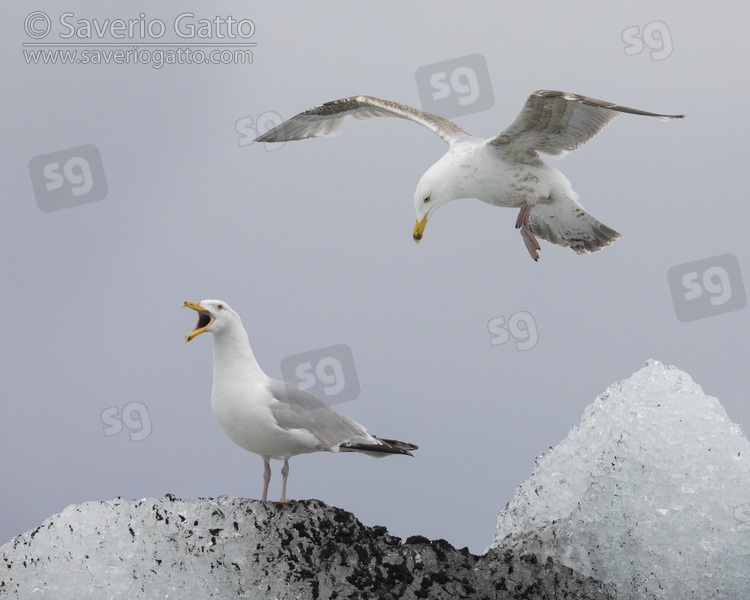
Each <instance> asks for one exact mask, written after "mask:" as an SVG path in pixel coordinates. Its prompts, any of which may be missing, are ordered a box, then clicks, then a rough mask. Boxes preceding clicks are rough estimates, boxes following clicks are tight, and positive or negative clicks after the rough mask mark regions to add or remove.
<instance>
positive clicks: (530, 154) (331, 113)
mask: <svg viewBox="0 0 750 600" xmlns="http://www.w3.org/2000/svg"><path fill="white" fill-rule="evenodd" d="M620 113H630V114H633V115H644V116H647V117H659V118H660V119H662V120H667V119H682V118H683V117H684V115H662V114H657V113H652V112H646V111H644V110H638V109H635V108H628V107H627V106H621V105H619V104H613V103H612V102H604V101H602V100H596V99H594V98H588V97H587V96H579V95H578V94H569V93H566V92H556V91H550V90H539V91H536V92H534V93H533V94H531V95H530V96H529V98H528V100H526V104H525V105H524V107H523V110H521V112H520V113H519V115H518V116H517V117H516V120H515V121H513V123H511V124H510V127H508V128H507V129H506V130H505V131H503V132H502V133H500V134H499V135H496V136H495V137H492V138H489V139H482V138H479V137H476V136H474V135H472V134H470V133H467V132H466V131H464V130H463V129H461V128H460V127H459V126H458V125H456V124H455V123H453V122H452V121H449V120H447V119H444V118H442V117H439V116H437V115H433V114H430V113H426V112H423V111H421V110H418V109H416V108H412V107H411V106H406V105H405V104H399V103H397V102H392V101H390V100H382V99H380V98H374V97H372V96H352V97H350V98H342V99H341V100H333V101H331V102H326V103H325V104H321V105H319V106H315V107H313V108H311V109H309V110H306V111H304V112H302V113H300V114H298V115H297V116H296V117H292V118H291V119H289V120H288V121H285V122H284V123H282V124H281V125H279V126H277V127H275V128H273V129H271V130H270V131H268V132H266V133H264V134H263V135H261V136H259V137H258V138H257V139H256V140H255V141H256V142H285V141H290V140H302V139H306V138H311V137H327V136H331V135H337V134H339V133H340V132H341V130H342V129H343V127H344V125H345V124H346V122H347V121H348V119H349V117H354V118H355V119H370V118H372V117H393V118H398V119H409V120H411V121H415V122H417V123H419V124H420V125H424V126H425V127H427V128H428V129H431V130H432V131H434V132H435V133H436V134H438V135H439V136H440V137H441V138H443V139H444V140H445V141H446V142H448V146H449V148H448V152H446V154H445V155H444V156H443V157H442V158H441V159H440V160H439V161H437V162H436V163H435V164H434V165H432V166H431V167H430V168H429V169H428V170H427V172H426V173H425V174H424V175H422V178H421V179H420V180H419V183H418V184H417V189H416V192H415V193H414V208H415V210H416V213H417V223H416V225H415V227H414V233H413V236H414V240H415V241H417V242H419V240H421V239H422V235H423V233H424V229H425V226H426V225H427V220H428V219H429V218H430V217H431V216H432V215H433V214H434V213H435V211H436V210H437V209H438V208H440V207H441V206H443V205H444V204H446V203H448V202H450V201H451V200H455V199H457V198H478V199H479V200H481V201H482V202H486V203H488V204H492V205H494V206H505V207H511V208H519V209H520V210H519V213H518V218H517V219H516V229H520V230H521V235H522V237H523V241H524V243H525V245H526V249H527V250H528V251H529V254H530V255H531V257H532V258H533V259H534V260H538V259H539V252H538V251H539V250H540V247H539V242H538V241H537V239H536V236H539V237H541V238H542V239H544V240H547V241H548V242H551V243H553V244H557V245H558V246H570V247H571V248H572V249H573V250H574V251H575V252H577V253H578V254H585V253H586V252H594V251H595V250H600V249H601V248H603V247H604V246H608V245H609V244H611V243H612V242H614V241H615V240H616V239H617V238H619V237H620V234H619V233H617V232H616V231H614V230H613V229H610V228H609V227H607V226H606V225H604V224H603V223H601V222H600V221H598V220H597V219H595V218H594V217H593V216H591V215H590V214H589V213H588V212H586V211H585V210H584V209H583V206H582V205H581V204H580V202H578V198H579V196H578V194H576V193H575V192H574V191H573V188H572V187H571V185H570V182H569V181H568V180H567V179H566V178H565V176H564V175H563V174H562V173H560V171H558V170H557V169H553V168H552V167H550V166H549V165H547V164H545V163H544V162H543V161H542V160H541V158H540V156H539V154H540V153H542V154H549V155H551V156H553V157H556V158H562V157H563V156H565V155H566V154H567V153H568V152H570V151H571V150H575V149H576V148H578V147H579V146H580V145H581V144H584V143H586V142H587V141H588V140H590V139H591V138H592V137H594V136H595V135H596V134H597V133H598V132H599V131H601V129H602V128H603V127H604V126H605V125H606V124H607V123H609V122H610V121H611V120H612V119H614V118H615V117H616V116H617V115H619V114H620Z"/></svg>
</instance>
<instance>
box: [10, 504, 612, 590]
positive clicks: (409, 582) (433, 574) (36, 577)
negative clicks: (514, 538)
mask: <svg viewBox="0 0 750 600" xmlns="http://www.w3.org/2000/svg"><path fill="white" fill-rule="evenodd" d="M0 598H2V599H3V600H6V599H8V600H34V599H36V598H53V599H55V600H67V599H75V600H82V599H87V598H91V599H93V600H99V599H100V598H101V599H103V598H106V599H108V600H120V599H122V600H136V599H143V600H152V599H154V598H174V599H179V600H191V599H193V598H194V599H196V600H198V599H200V600H206V599H208V598H216V599H219V598H221V599H226V598H244V599H246V600H256V599H257V600H272V599H276V600H287V599H299V598H303V599H307V598H311V599H312V598H320V599H321V600H323V599H333V598H380V599H382V600H395V599H396V598H401V599H403V600H416V599H417V598H429V599H430V600H459V599H461V598H463V599H466V600H476V599H478V598H487V599H494V600H614V596H613V594H612V590H611V587H609V586H604V585H602V584H601V583H600V582H597V581H594V580H592V579H590V578H587V577H584V576H581V575H580V574H578V573H575V572H574V571H572V570H571V569H569V568H568V567H564V566H562V565H560V563H559V562H557V561H554V560H553V559H548V560H539V559H538V558H537V557H536V556H535V555H533V554H523V553H522V552H520V550H519V549H511V548H501V549H498V550H492V551H490V552H488V553H486V554H484V555H482V556H474V555H472V554H470V553H469V551H468V550H467V549H466V548H464V549H463V550H457V549H456V548H454V547H453V546H451V545H450V544H449V543H448V542H446V541H444V540H435V541H430V540H428V539H427V538H424V537H421V536H413V537H411V538H409V539H407V540H406V542H403V543H402V542H401V540H400V539H399V538H397V537H393V536H391V535H388V532H387V531H386V529H385V527H365V526H364V525H362V523H360V522H359V521H358V520H357V519H356V518H355V517H354V515H352V514H351V513H348V512H346V511H344V510H341V509H340V508H333V507H331V506H327V505H326V504H323V503H322V502H320V501H319V500H303V501H299V502H291V503H288V504H276V503H270V502H261V501H258V500H250V499H246V498H228V497H226V496H220V497H219V498H215V499H214V498H193V499H190V500H179V499H176V498H174V497H173V496H169V495H168V496H167V497H166V498H163V499H154V498H150V499H144V500H138V501H125V500H119V499H118V500H110V501H107V502H85V503H83V504H78V505H75V506H69V507H68V508H66V509H65V510H64V511H63V512H62V513H60V514H58V515H54V516H52V517H50V518H49V519H47V520H46V521H45V522H44V523H42V524H41V525H40V526H39V527H37V528H36V529H34V530H33V531H30V532H28V533H25V534H23V535H19V536H18V537H16V538H15V539H13V540H11V541H10V542H8V543H7V544H5V545H4V546H2V547H0Z"/></svg>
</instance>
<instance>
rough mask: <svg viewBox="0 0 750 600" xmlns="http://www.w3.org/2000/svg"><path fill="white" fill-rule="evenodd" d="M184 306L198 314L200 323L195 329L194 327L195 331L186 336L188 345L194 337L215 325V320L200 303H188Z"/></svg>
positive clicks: (184, 303)
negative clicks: (212, 324)
mask: <svg viewBox="0 0 750 600" xmlns="http://www.w3.org/2000/svg"><path fill="white" fill-rule="evenodd" d="M182 306H187V307H188V308H192V309H193V310H195V311H197V312H198V322H197V323H196V324H195V327H193V330H192V331H191V332H190V333H188V334H187V335H186V336H185V343H186V344H187V343H188V342H189V341H190V340H192V339H193V338H194V337H197V336H199V335H200V334H201V333H204V332H205V331H206V329H207V328H208V326H209V325H210V324H211V323H213V318H212V317H211V313H209V312H208V311H207V310H206V309H205V308H203V307H202V306H201V305H200V303H199V302H189V301H187V302H183V303H182Z"/></svg>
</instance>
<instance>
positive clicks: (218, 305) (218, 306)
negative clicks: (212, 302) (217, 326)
mask: <svg viewBox="0 0 750 600" xmlns="http://www.w3.org/2000/svg"><path fill="white" fill-rule="evenodd" d="M216 308H218V309H219V310H221V309H222V308H224V305H223V304H217V305H216Z"/></svg>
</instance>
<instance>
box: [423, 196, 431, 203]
mask: <svg viewBox="0 0 750 600" xmlns="http://www.w3.org/2000/svg"><path fill="white" fill-rule="evenodd" d="M429 201H430V197H429V196H425V197H424V200H422V202H424V203H425V204H427V203H428V202H429Z"/></svg>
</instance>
